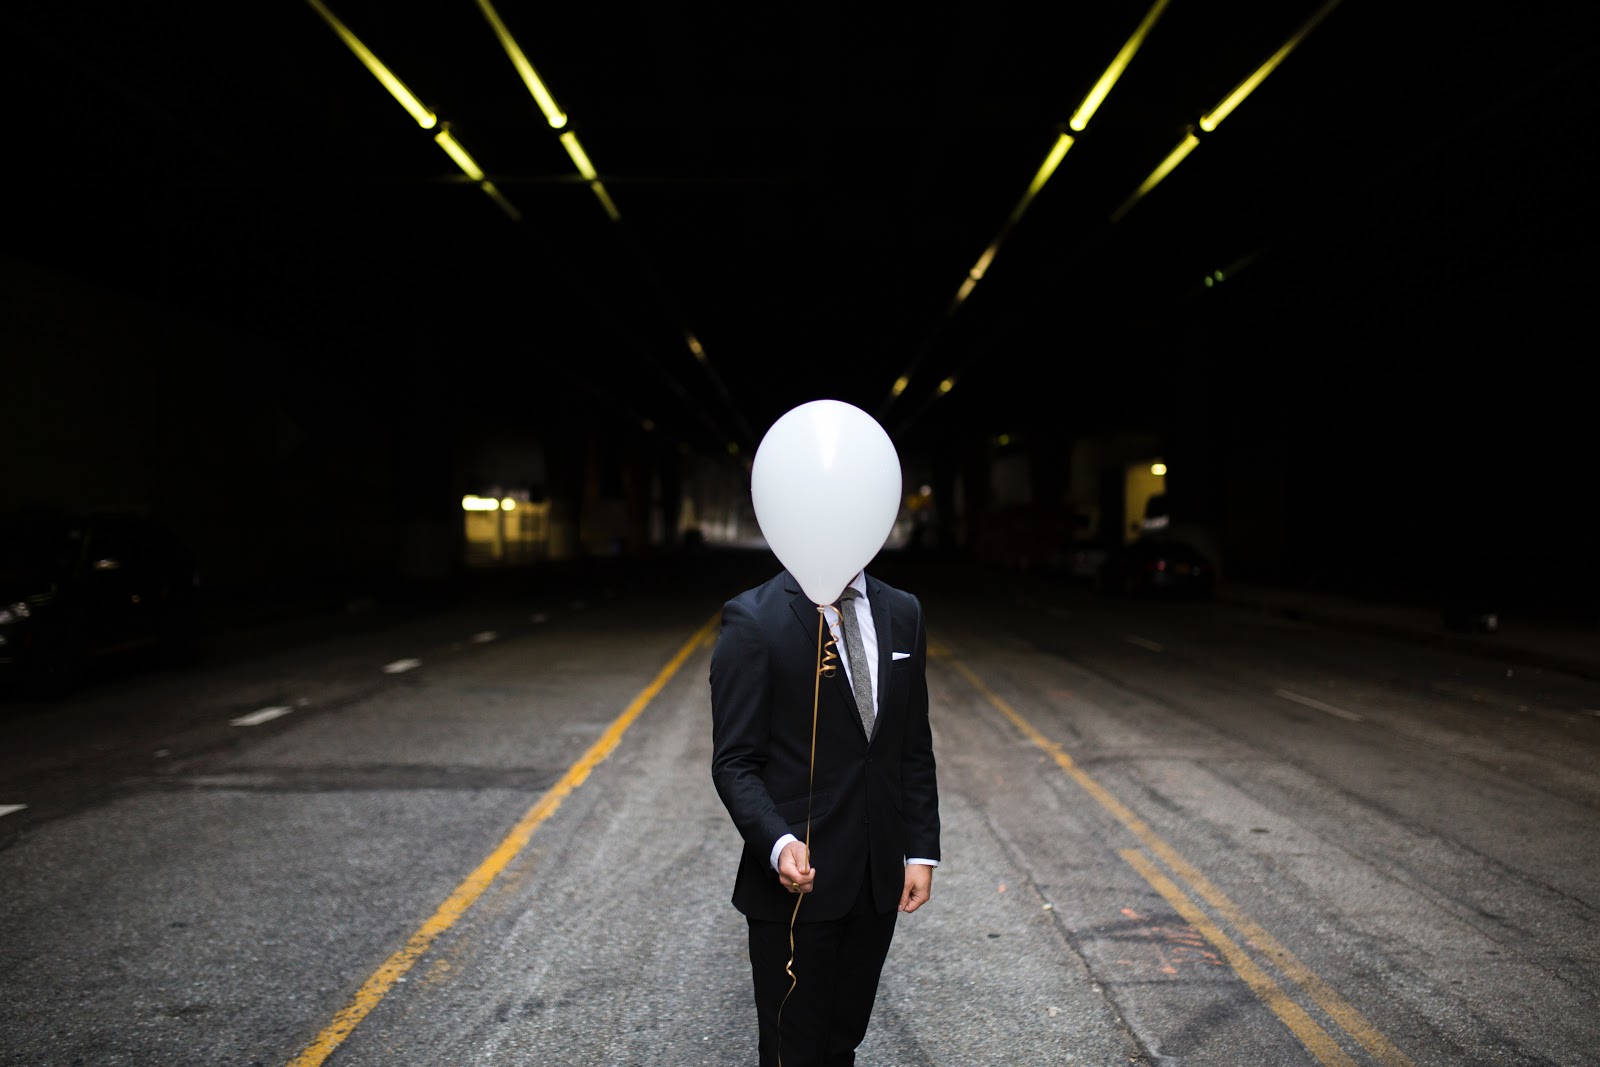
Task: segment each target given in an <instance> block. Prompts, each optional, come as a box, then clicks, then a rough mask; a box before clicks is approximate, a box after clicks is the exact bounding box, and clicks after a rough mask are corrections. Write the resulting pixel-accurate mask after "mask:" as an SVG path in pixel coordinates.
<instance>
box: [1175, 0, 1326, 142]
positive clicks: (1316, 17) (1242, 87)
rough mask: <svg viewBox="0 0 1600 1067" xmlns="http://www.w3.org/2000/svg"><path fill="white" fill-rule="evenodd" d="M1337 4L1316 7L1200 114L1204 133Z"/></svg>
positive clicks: (1216, 125) (1233, 106)
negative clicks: (1220, 98) (1234, 84)
mask: <svg viewBox="0 0 1600 1067" xmlns="http://www.w3.org/2000/svg"><path fill="white" fill-rule="evenodd" d="M1338 6H1339V0H1328V2H1327V3H1325V4H1323V5H1322V6H1321V7H1320V8H1318V9H1317V11H1316V13H1315V14H1313V15H1312V16H1311V17H1310V18H1309V19H1307V20H1306V21H1305V24H1304V25H1302V26H1301V27H1300V28H1299V29H1298V30H1296V31H1295V32H1294V36H1292V37H1290V38H1289V39H1288V40H1287V41H1285V42H1283V46H1282V47H1280V48H1279V49H1278V50H1277V51H1276V52H1274V53H1272V55H1271V56H1270V57H1269V58H1268V59H1267V61H1266V62H1265V63H1263V64H1261V66H1259V67H1257V68H1256V69H1255V71H1254V72H1253V73H1252V74H1251V75H1250V76H1249V77H1248V78H1246V79H1245V80H1244V81H1242V82H1240V83H1239V84H1238V85H1237V86H1235V87H1234V90H1233V92H1231V93H1229V94H1228V95H1227V96H1226V97H1225V98H1224V99H1223V101H1222V103H1220V104H1218V105H1217V106H1216V107H1214V108H1212V109H1211V110H1210V111H1208V112H1206V113H1205V114H1204V115H1201V116H1200V128H1201V129H1202V130H1204V131H1205V132H1206V133H1210V132H1211V131H1212V130H1214V129H1216V128H1217V127H1218V126H1220V125H1221V124H1222V120H1223V119H1225V118H1227V117H1228V116H1229V115H1230V114H1232V113H1233V109H1234V108H1236V107H1238V106H1239V105H1240V104H1241V103H1243V102H1244V98H1245V97H1247V96H1249V95H1250V94H1251V93H1252V92H1254V91H1255V88H1256V86H1258V85H1260V84H1261V83H1262V82H1263V81H1265V80H1266V78H1267V75H1268V74H1271V73H1272V72H1273V71H1274V70H1277V69H1278V64H1280V63H1282V62H1283V61H1284V60H1285V59H1287V58H1289V53H1290V52H1293V51H1294V50H1295V48H1296V47H1297V46H1298V45H1299V44H1300V42H1301V41H1303V40H1305V38H1306V35H1307V34H1309V33H1310V32H1311V31H1312V30H1314V29H1316V27H1317V23H1319V22H1321V21H1322V20H1323V19H1324V18H1325V17H1327V15H1328V13H1329V12H1330V11H1332V10H1333V9H1334V8H1336V7H1338Z"/></svg>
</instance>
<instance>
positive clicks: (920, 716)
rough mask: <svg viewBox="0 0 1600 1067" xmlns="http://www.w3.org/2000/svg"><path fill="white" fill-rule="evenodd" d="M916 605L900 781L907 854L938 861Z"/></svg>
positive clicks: (924, 654)
mask: <svg viewBox="0 0 1600 1067" xmlns="http://www.w3.org/2000/svg"><path fill="white" fill-rule="evenodd" d="M913 603H914V604H915V606H916V618H917V629H916V640H915V645H914V647H913V649H912V657H913V662H914V663H915V664H916V667H915V669H914V670H913V672H912V678H911V697H910V700H909V701H907V704H906V712H907V722H906V739H905V746H904V748H903V749H902V750H901V757H900V782H901V788H902V789H903V790H904V791H905V797H904V800H905V805H904V809H903V812H902V814H903V815H904V818H905V826H906V855H907V856H908V857H909V856H915V857H919V858H922V859H930V860H934V861H935V862H938V861H939V859H940V856H939V785H938V780H937V775H936V773H935V766H934V757H933V727H932V725H931V724H930V722H929V719H928V633H927V629H926V626H925V624H924V620H923V615H922V604H921V602H920V601H917V600H915V599H914V598H913Z"/></svg>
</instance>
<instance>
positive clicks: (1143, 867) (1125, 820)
mask: <svg viewBox="0 0 1600 1067" xmlns="http://www.w3.org/2000/svg"><path fill="white" fill-rule="evenodd" d="M941 658H942V659H945V660H946V661H947V662H948V663H949V664H950V665H951V666H953V667H954V668H955V669H956V670H957V671H958V672H960V674H961V675H962V676H963V677H964V678H966V679H967V681H968V682H970V683H971V684H972V687H973V688H974V689H976V690H977V691H978V692H980V693H982V694H983V696H984V698H985V699H986V700H988V702H989V703H990V704H991V705H992V706H993V707H994V708H995V709H996V710H997V711H999V712H1000V714H1002V715H1004V716H1005V717H1006V718H1007V719H1009V720H1010V721H1011V723H1012V725H1013V726H1015V727H1016V728H1017V729H1018V730H1020V731H1021V732H1022V733H1023V735H1024V736H1025V737H1027V738H1028V740H1030V741H1032V742H1033V743H1034V744H1035V745H1037V746H1038V747H1039V748H1041V749H1043V750H1044V751H1045V752H1046V753H1048V754H1049V755H1050V756H1051V758H1053V759H1054V760H1055V762H1056V765H1057V766H1059V767H1060V768H1061V769H1062V770H1063V771H1065V772H1066V773H1067V776H1068V777H1070V778H1071V779H1072V780H1073V781H1074V782H1077V783H1078V785H1079V786H1080V787H1082V789H1083V791H1084V792H1086V793H1088V794H1089V795H1090V796H1091V797H1093V798H1094V800H1095V802H1096V803H1098V804H1099V805H1100V806H1101V807H1102V808H1104V809H1105V810H1106V811H1108V812H1110V813H1111V815H1112V816H1113V817H1114V818H1115V819H1116V820H1117V821H1118V822H1120V823H1121V824H1122V825H1123V826H1125V827H1127V829H1128V832H1129V833H1131V834H1133V836H1134V837H1136V838H1138V839H1139V841H1140V842H1141V843H1143V845H1144V847H1145V849H1148V850H1149V852H1150V853H1153V854H1154V855H1155V856H1156V857H1158V858H1159V859H1160V860H1161V862H1162V863H1163V864H1165V865H1166V868H1167V870H1169V871H1171V872H1172V873H1173V874H1174V875H1176V876H1177V877H1178V878H1179V879H1181V880H1182V881H1183V882H1184V883H1186V884H1187V885H1188V886H1189V888H1190V890H1192V892H1193V894H1194V896H1198V897H1199V898H1200V899H1201V900H1204V901H1205V902H1206V903H1207V904H1209V905H1211V908H1212V910H1213V911H1214V912H1215V913H1216V914H1217V915H1218V916H1220V917H1221V918H1222V920H1223V921H1224V922H1226V923H1227V924H1228V925H1230V926H1232V927H1233V929H1234V930H1236V931H1237V932H1238V934H1239V935H1240V937H1242V938H1243V939H1244V941H1245V942H1246V943H1248V944H1250V945H1252V946H1253V947H1254V948H1255V949H1256V950H1257V951H1258V952H1259V953H1261V955H1263V956H1265V957H1266V958H1267V959H1268V960H1270V961H1271V963H1272V965H1273V966H1274V967H1276V968H1277V970H1278V971H1279V973H1281V974H1282V975H1283V976H1284V977H1285V978H1287V979H1288V980H1289V981H1291V982H1293V983H1294V984H1295V985H1296V986H1298V987H1299V988H1300V989H1301V990H1303V991H1304V992H1305V993H1306V995H1307V996H1309V997H1310V998H1311V1000H1312V1001H1313V1002H1314V1003H1315V1004H1316V1005H1317V1006H1318V1007H1319V1008H1321V1009H1322V1010H1323V1012H1325V1013H1326V1014H1327V1016H1328V1018H1330V1019H1332V1020H1333V1021H1334V1022H1335V1023H1336V1024H1337V1025H1338V1026H1339V1027H1340V1028H1341V1029H1343V1030H1344V1032H1345V1033H1346V1034H1348V1035H1349V1036H1350V1037H1351V1038H1353V1039H1354V1040H1355V1041H1356V1042H1357V1043H1358V1044H1360V1045H1361V1047H1362V1048H1365V1049H1366V1050H1367V1051H1368V1052H1369V1053H1370V1054H1371V1055H1372V1058H1373V1059H1374V1060H1376V1061H1377V1062H1378V1063H1380V1064H1382V1065H1383V1067H1415V1064H1413V1063H1412V1061H1411V1058H1410V1057H1409V1056H1407V1055H1406V1054H1405V1053H1404V1052H1401V1051H1400V1050H1399V1049H1398V1048H1396V1047H1395V1046H1394V1045H1393V1043H1391V1042H1390V1041H1389V1039H1388V1038H1386V1037H1384V1036H1383V1034H1381V1033H1379V1032H1378V1030H1377V1028H1376V1027H1374V1026H1373V1025H1372V1024H1371V1023H1370V1022H1368V1021H1367V1020H1366V1018H1365V1017H1363V1016H1362V1014H1361V1013H1360V1012H1359V1011H1357V1010H1356V1009H1355V1008H1354V1007H1353V1006H1352V1005H1351V1004H1350V1002H1349V1001H1347V1000H1345V999H1344V998H1343V997H1341V996H1340V995H1339V994H1338V993H1337V992H1336V991H1335V990H1334V989H1333V987H1332V986H1330V985H1328V983H1327V982H1325V981H1323V980H1322V978H1320V977H1319V976H1318V975H1317V974H1316V973H1315V972H1314V971H1312V970H1311V968H1309V967H1307V966H1306V965H1305V964H1304V963H1301V962H1300V961H1299V960H1298V959H1296V958H1295V956H1294V954H1293V953H1292V952H1290V951H1289V950H1288V949H1287V948H1285V947H1284V946H1283V945H1281V944H1279V943H1278V941H1277V939H1276V938H1274V937H1273V936H1272V935H1271V934H1269V933H1267V931H1266V930H1265V929H1263V928H1262V927H1261V925H1260V924H1259V923H1257V922H1256V921H1255V920H1253V919H1251V918H1250V917H1249V916H1248V915H1246V914H1245V913H1244V911H1243V910H1242V909H1241V908H1240V907H1239V906H1238V905H1237V904H1235V903H1234V902H1233V901H1231V900H1229V899H1228V897H1227V896H1226V895H1225V894H1223V892H1222V891H1221V890H1220V889H1218V888H1217V887H1216V886H1214V885H1212V884H1211V882H1210V881H1209V880H1208V879H1207V878H1206V876H1205V875H1203V874H1201V873H1200V872H1199V871H1198V870H1196V869H1195V867H1194V865H1193V864H1191V863H1189V861H1188V860H1186V859H1184V858H1183V857H1182V856H1181V855H1179V853H1178V851H1177V850H1176V849H1174V848H1173V847H1172V846H1171V845H1169V844H1167V843H1166V842H1165V841H1163V840H1162V839H1161V838H1160V837H1159V836H1158V835H1157V834H1156V832H1155V831H1154V830H1152V829H1150V827H1149V826H1147V825H1146V824H1145V822H1144V820H1142V819H1140V818H1139V817H1138V816H1137V815H1135V814H1134V813H1133V811H1132V810H1130V809H1129V808H1128V806H1127V805H1125V804H1123V803H1122V802H1121V801H1120V800H1118V799H1117V798H1116V797H1114V796H1112V795H1111V793H1110V792H1109V791H1108V790H1107V789H1106V788H1105V786H1103V785H1101V784H1100V783H1099V782H1097V781H1095V780H1094V779H1093V778H1091V777H1090V776H1089V775H1088V774H1086V773H1085V772H1084V770H1083V769H1082V768H1081V767H1079V766H1078V765H1077V764H1076V763H1074V762H1073V760H1072V757H1071V756H1069V755H1067V753H1065V752H1064V751H1062V749H1061V746H1060V745H1058V744H1056V743H1055V742H1054V741H1051V740H1050V739H1049V738H1047V737H1045V736H1044V734H1042V733H1040V732H1039V730H1038V729H1037V728H1036V727H1035V726H1034V725H1033V724H1032V723H1030V722H1029V721H1028V720H1027V719H1025V718H1023V717H1022V716H1021V715H1020V714H1018V713H1017V711H1016V709H1015V708H1013V707H1012V706H1011V705H1010V704H1008V703H1006V702H1005V701H1004V700H1003V699H1001V698H1000V696H999V695H998V694H996V693H995V692H994V690H992V689H990V688H989V687H988V686H987V685H985V684H984V683H983V680H982V679H981V678H979V677H978V676H977V675H976V674H974V673H973V671H972V669H971V668H969V667H968V666H967V665H966V664H964V663H962V662H961V661H960V660H958V659H956V658H955V657H954V656H953V655H950V654H948V653H946V654H945V655H943V656H942V657H941ZM1120 854H1121V856H1122V858H1123V859H1124V860H1125V861H1126V862H1127V863H1128V865H1129V866H1131V867H1132V868H1133V869H1134V870H1136V871H1138V872H1139V874H1140V876H1141V877H1143V878H1144V880H1145V881H1146V882H1148V883H1150V886H1151V888H1153V889H1154V890H1155V891H1156V892H1157V893H1160V894H1161V896H1162V897H1163V898H1165V899H1166V901H1167V903H1168V904H1170V905H1172V908H1173V910H1174V911H1176V912H1177V913H1178V914H1179V915H1180V916H1182V917H1183V919H1184V921H1185V922H1187V923H1188V924H1189V925H1190V926H1192V927H1194V929H1195V930H1196V931H1197V932H1198V933H1199V934H1200V935H1201V936H1202V937H1204V938H1205V939H1206V940H1207V941H1209V942H1211V944H1212V945H1214V946H1215V947H1216V949H1217V951H1218V952H1219V953H1221V955H1222V958H1223V959H1225V960H1227V961H1228V964H1229V966H1231V967H1232V968H1233V970H1234V972H1235V973H1236V974H1238V976H1239V977H1240V979H1241V980H1243V982H1244V983H1245V985H1247V986H1249V988H1250V990H1251V991H1252V992H1253V993H1255V995H1256V996H1257V997H1259V998H1260V999H1261V1001H1262V1003H1264V1004H1266V1006H1267V1007H1268V1008H1270V1009H1272V1012H1273V1014H1275V1015H1277V1016H1278V1018H1279V1019H1281V1020H1282V1021H1283V1024H1284V1025H1285V1026H1287V1027H1288V1028H1289V1030H1290V1032H1291V1033H1293V1034H1294V1036H1295V1037H1296V1038H1298V1039H1299V1040H1300V1042H1301V1044H1303V1045H1305V1047H1306V1048H1307V1050H1309V1051H1310V1052H1311V1054H1312V1055H1313V1056H1315V1057H1316V1058H1317V1061H1318V1062H1319V1063H1322V1064H1323V1065H1324V1067H1357V1065H1356V1061H1355V1060H1354V1059H1352V1058H1351V1057H1350V1055H1349V1054H1348V1053H1347V1052H1345V1050H1344V1049H1343V1048H1342V1047H1340V1045H1339V1042H1338V1041H1336V1040H1334V1038H1333V1037H1331V1036H1330V1035H1329V1033H1328V1031H1327V1030H1325V1029H1324V1028H1323V1027H1322V1026H1321V1025H1320V1024H1319V1023H1318V1022H1317V1021H1316V1020H1315V1019H1313V1018H1312V1017H1311V1016H1310V1014H1309V1013H1307V1012H1306V1010H1305V1009H1304V1008H1302V1007H1301V1006H1300V1005H1299V1003H1297V1002H1296V1001H1295V999H1294V998H1293V997H1291V996H1289V994H1288V993H1287V992H1285V991H1284V988H1283V986H1282V985H1280V984H1279V983H1278V982H1277V981H1276V980H1275V979H1274V978H1273V977H1272V976H1271V975H1270V974H1268V973H1267V972H1266V971H1265V970H1264V969H1263V968H1262V967H1261V966H1260V965H1259V964H1257V963H1256V962H1255V960H1254V958H1252V957H1251V956H1250V954H1249V953H1247V952H1246V951H1245V950H1244V949H1243V948H1241V947H1240V946H1239V943H1238V942H1237V941H1235V940H1234V939H1233V938H1231V937H1229V936H1228V935H1227V934H1226V933H1225V932H1224V931H1223V929H1222V927H1221V925H1220V924H1218V923H1217V922H1215V921H1213V920H1212V918H1211V917H1210V916H1209V915H1207V914H1206V913H1205V911H1203V910H1202V909H1201V908H1200V907H1199V905H1197V904H1196V903H1195V902H1194V899H1193V897H1191V896H1190V895H1189V894H1188V893H1185V892H1184V890H1183V889H1182V888H1180V886H1179V885H1178V883H1177V882H1175V881H1173V879H1172V878H1170V877H1168V876H1167V874H1166V873H1165V872H1163V871H1162V869H1161V868H1160V867H1159V866H1157V865H1156V863H1155V862H1154V861H1152V860H1151V859H1150V856H1149V855H1147V854H1146V853H1145V852H1144V851H1141V850H1140V849H1137V848H1129V849H1123V850H1121V852H1120Z"/></svg>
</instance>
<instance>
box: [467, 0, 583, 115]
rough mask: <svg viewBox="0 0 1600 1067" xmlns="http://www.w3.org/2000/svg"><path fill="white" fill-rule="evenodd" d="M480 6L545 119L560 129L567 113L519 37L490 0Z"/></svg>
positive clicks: (482, 1)
mask: <svg viewBox="0 0 1600 1067" xmlns="http://www.w3.org/2000/svg"><path fill="white" fill-rule="evenodd" d="M478 7H479V8H480V9H482V11H483V17H484V18H486V19H488V20H489V26H490V27H491V28H492V29H493V30H494V35H495V36H496V37H498V38H500V47H502V48H504V49H505V50H506V55H507V56H509V57H510V59H511V65H512V66H513V67H516V68H517V73H518V74H519V75H521V76H522V84H524V85H526V86H527V87H528V92H529V93H531V94H533V99H534V102H535V103H537V104H538V105H539V110H540V111H542V112H544V118H545V121H546V122H548V123H549V124H550V125H551V126H552V127H554V128H555V129H558V130H559V129H560V128H561V127H563V126H565V125H566V124H567V116H566V113H565V112H563V111H562V110H561V109H560V108H559V107H557V106H556V102H555V98H554V97H552V96H551V95H550V90H549V89H546V88H545V86H544V82H543V80H541V79H540V77H539V73H538V72H537V71H536V70H534V69H533V64H532V63H529V62H528V57H527V56H525V55H523V54H522V46H521V45H519V44H517V39H516V38H515V37H513V36H511V31H510V30H508V29H506V24H505V23H503V22H501V21H500V16H499V14H498V13H497V12H496V11H495V9H494V6H493V5H492V4H490V3H489V0H478Z"/></svg>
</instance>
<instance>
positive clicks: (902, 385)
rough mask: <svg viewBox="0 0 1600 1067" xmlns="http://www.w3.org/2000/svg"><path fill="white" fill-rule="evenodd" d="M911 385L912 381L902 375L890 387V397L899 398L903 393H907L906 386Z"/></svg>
mask: <svg viewBox="0 0 1600 1067" xmlns="http://www.w3.org/2000/svg"><path fill="white" fill-rule="evenodd" d="M910 384H911V379H910V378H908V377H907V376H906V375H904V374H902V375H900V377H898V378H896V379H895V380H894V385H892V386H890V388H889V395H890V396H899V395H900V394H901V393H903V392H905V391H906V386H908V385H910Z"/></svg>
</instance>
